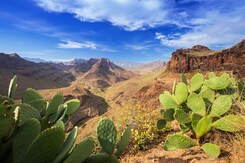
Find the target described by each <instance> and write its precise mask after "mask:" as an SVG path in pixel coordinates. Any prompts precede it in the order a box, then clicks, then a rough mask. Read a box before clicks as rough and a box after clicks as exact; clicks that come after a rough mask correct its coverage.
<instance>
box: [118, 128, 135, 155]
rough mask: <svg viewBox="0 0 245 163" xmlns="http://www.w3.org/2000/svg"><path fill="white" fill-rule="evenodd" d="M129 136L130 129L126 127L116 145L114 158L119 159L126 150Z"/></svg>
mask: <svg viewBox="0 0 245 163" xmlns="http://www.w3.org/2000/svg"><path fill="white" fill-rule="evenodd" d="M130 136H131V127H130V126H127V128H126V129H125V130H124V132H123V135H122V137H121V139H120V140H119V142H118V143H117V153H116V156H117V157H120V156H121V154H122V153H123V152H124V151H125V150H126V148H127V146H128V144H129V141H130Z"/></svg>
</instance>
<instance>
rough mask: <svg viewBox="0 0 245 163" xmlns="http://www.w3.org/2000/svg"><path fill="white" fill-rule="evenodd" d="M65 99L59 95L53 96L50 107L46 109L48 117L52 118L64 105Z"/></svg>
mask: <svg viewBox="0 0 245 163" xmlns="http://www.w3.org/2000/svg"><path fill="white" fill-rule="evenodd" d="M63 102H64V97H63V95H62V94H59V93H57V94H56V95H54V96H53V98H52V100H51V101H50V102H49V105H48V107H47V109H46V115H47V116H50V115H52V114H54V113H55V112H57V111H58V107H59V106H60V105H61V104H63Z"/></svg>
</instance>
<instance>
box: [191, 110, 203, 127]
mask: <svg viewBox="0 0 245 163" xmlns="http://www.w3.org/2000/svg"><path fill="white" fill-rule="evenodd" d="M200 119H202V116H200V115H199V114H195V113H192V114H191V127H192V128H193V129H194V130H196V126H197V124H198V122H199V121H200Z"/></svg>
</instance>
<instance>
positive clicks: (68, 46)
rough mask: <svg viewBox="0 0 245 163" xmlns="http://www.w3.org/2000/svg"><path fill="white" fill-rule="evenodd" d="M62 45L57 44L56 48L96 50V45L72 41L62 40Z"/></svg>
mask: <svg viewBox="0 0 245 163" xmlns="http://www.w3.org/2000/svg"><path fill="white" fill-rule="evenodd" d="M62 41H63V42H64V43H59V44H58V48H63V49H84V48H87V49H96V45H95V44H94V43H92V42H84V43H80V42H74V41H69V40H68V41H67V40H62Z"/></svg>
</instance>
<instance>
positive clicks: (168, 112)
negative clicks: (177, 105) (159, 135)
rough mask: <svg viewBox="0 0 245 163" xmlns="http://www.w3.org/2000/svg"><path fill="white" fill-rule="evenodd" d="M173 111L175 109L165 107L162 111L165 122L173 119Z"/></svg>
mask: <svg viewBox="0 0 245 163" xmlns="http://www.w3.org/2000/svg"><path fill="white" fill-rule="evenodd" d="M174 113H175V109H167V110H166V111H165V112H164V113H163V118H164V120H166V121H167V122H171V121H173V120H174Z"/></svg>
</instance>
